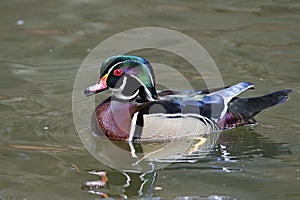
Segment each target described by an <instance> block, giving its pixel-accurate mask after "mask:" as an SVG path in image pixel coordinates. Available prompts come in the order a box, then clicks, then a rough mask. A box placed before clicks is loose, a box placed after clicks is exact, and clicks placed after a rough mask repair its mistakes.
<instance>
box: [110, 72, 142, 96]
mask: <svg viewBox="0 0 300 200" xmlns="http://www.w3.org/2000/svg"><path fill="white" fill-rule="evenodd" d="M126 82H127V77H126V76H125V77H124V79H123V83H122V85H121V86H120V87H119V88H110V90H111V91H112V92H113V95H114V96H115V97H117V98H118V99H122V100H130V99H133V98H135V97H136V96H137V95H138V94H139V90H137V91H135V93H134V94H133V95H131V96H125V95H123V94H122V91H123V89H124V88H125V85H126Z"/></svg>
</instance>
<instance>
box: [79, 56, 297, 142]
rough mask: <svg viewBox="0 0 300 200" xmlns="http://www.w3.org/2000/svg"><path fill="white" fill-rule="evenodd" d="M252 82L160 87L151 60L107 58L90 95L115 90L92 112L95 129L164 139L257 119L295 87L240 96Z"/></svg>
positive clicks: (112, 135)
mask: <svg viewBox="0 0 300 200" xmlns="http://www.w3.org/2000/svg"><path fill="white" fill-rule="evenodd" d="M253 88H254V85H253V84H252V83H250V82H239V83H236V84H234V85H231V86H228V87H224V88H214V89H204V90H184V91H173V90H156V86H155V74H154V70H153V67H152V66H151V64H150V62H149V61H148V60H146V59H145V58H142V57H139V56H134V55H116V56H112V57H109V58H107V59H106V60H105V61H104V62H103V63H102V65H101V67H100V78H99V80H97V82H96V84H95V85H92V86H89V87H87V88H86V89H85V90H84V94H85V95H86V96H87V97H89V96H91V95H95V94H97V93H100V92H103V91H106V90H110V91H111V96H109V97H108V98H107V99H105V100H104V101H103V102H101V103H100V104H99V105H98V106H97V107H96V109H95V111H94V112H93V114H92V120H91V122H92V130H93V132H94V133H95V134H96V135H99V136H102V137H105V138H107V139H109V140H120V141H130V142H132V141H149V140H154V141H160V140H170V139H174V138H181V137H195V136H197V135H198V134H200V133H207V134H208V133H210V132H213V131H220V130H226V129H232V128H235V127H238V126H243V125H253V124H257V122H256V120H255V119H254V116H256V115H257V114H258V113H260V112H261V111H262V110H264V109H267V108H269V107H272V106H275V105H278V104H282V103H284V102H286V101H287V100H288V94H289V93H290V92H291V91H292V90H290V89H286V90H280V91H276V92H272V93H268V94H265V95H262V96H256V97H238V95H240V94H241V93H243V92H245V91H246V90H248V89H253Z"/></svg>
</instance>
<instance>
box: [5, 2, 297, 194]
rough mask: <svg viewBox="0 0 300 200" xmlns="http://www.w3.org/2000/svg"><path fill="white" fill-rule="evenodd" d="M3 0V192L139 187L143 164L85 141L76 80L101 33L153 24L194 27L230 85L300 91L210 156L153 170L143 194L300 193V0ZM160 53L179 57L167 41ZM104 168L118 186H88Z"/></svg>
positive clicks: (133, 190) (132, 190) (129, 190)
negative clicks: (104, 158)
mask: <svg viewBox="0 0 300 200" xmlns="http://www.w3.org/2000/svg"><path fill="white" fill-rule="evenodd" d="M0 5H1V6H0V11H1V12H0V15H1V21H0V27H1V29H0V41H1V54H0V66H1V73H0V85H1V90H0V111H1V116H0V119H1V124H0V133H1V134H0V137H1V145H0V152H1V154H0V160H1V171H0V176H1V179H0V180H1V181H0V199H97V198H100V197H105V196H106V195H107V196H108V197H112V198H122V197H125V195H126V196H127V197H135V196H138V195H139V193H138V190H139V187H140V186H141V185H142V183H141V179H140V178H139V175H137V174H131V173H129V176H130V177H131V182H130V183H129V184H126V175H125V174H123V173H121V172H118V171H116V170H112V169H109V168H108V167H106V166H105V165H103V164H101V163H100V162H99V161H98V160H96V159H95V158H94V157H93V156H91V155H90V154H89V153H88V152H87V150H86V149H85V148H84V147H83V145H82V143H81V141H80V139H79V137H78V134H77V132H76V129H75V126H74V122H73V117H72V88H73V83H74V79H75V75H76V72H77V70H78V68H79V66H80V64H81V62H82V61H83V59H84V58H85V57H86V56H87V54H88V53H89V51H90V50H91V49H93V48H94V47H95V46H96V45H97V44H98V43H99V42H101V41H103V40H104V39H106V38H108V37H110V36H112V35H114V34H117V33H119V32H121V31H125V30H128V29H131V28H137V27H145V26H154V27H166V28H171V29H174V30H177V31H180V32H182V33H185V34H187V35H188V36H190V37H192V38H194V39H195V40H196V41H198V42H199V43H200V44H202V45H203V46H204V47H205V49H206V50H207V51H208V53H209V54H210V55H211V56H212V58H213V59H214V61H215V62H216V64H217V66H218V68H219V70H220V72H221V74H222V77H223V80H224V82H225V84H226V85H229V84H233V83H236V82H239V81H251V82H253V83H254V84H255V85H256V89H255V90H252V91H249V92H248V94H247V95H250V96H251V95H257V94H264V93H267V92H271V91H274V90H279V89H286V88H291V89H293V93H292V94H291V95H290V100H289V101H288V102H287V103H285V104H284V105H281V106H279V107H276V108H272V109H269V110H267V111H265V112H263V113H261V114H260V115H259V116H258V117H257V120H258V121H259V122H260V124H259V126H257V127H256V128H255V129H254V130H248V129H246V130H244V129H237V130H235V131H230V132H227V133H226V141H227V142H226V143H224V142H223V143H222V145H221V144H219V145H216V147H215V149H214V151H212V152H211V153H209V154H208V155H207V157H206V158H201V159H199V161H198V162H196V163H193V164H189V163H177V164H172V165H169V166H167V167H166V168H165V169H164V170H159V171H157V172H156V175H155V174H148V175H146V178H145V179H148V180H149V181H148V184H146V185H145V187H144V188H145V189H144V190H143V191H142V193H143V194H141V193H140V195H144V196H147V195H153V197H158V198H160V197H161V198H165V199H173V198H179V199H180V198H182V199H183V198H184V197H187V199H188V198H190V199H193V198H194V199H299V198H300V192H299V186H300V184H299V181H300V180H299V178H300V171H299V170H300V164H299V153H300V147H299V141H300V136H299V135H300V126H299V119H300V117H299V113H298V112H299V108H298V103H299V101H300V86H299V83H300V68H299V64H300V26H299V24H300V4H299V2H298V1H297V0H294V1H279V0H278V1H275V0H274V1H259V0H256V1H236V0H231V1H226V2H225V1H217V0H215V1H201V2H198V1H172V2H168V1H93V0H85V1H79V0H76V1H72V2H71V1H63V0H61V1H49V2H42V1H34V0H31V1H17V0H15V1H2V2H1V3H0ZM148 56H149V57H151V56H153V57H156V59H158V60H160V61H161V63H164V62H167V63H170V64H172V60H168V59H167V58H164V57H162V56H161V57H159V56H157V54H155V51H153V52H151V51H150V52H148ZM174 68H175V69H182V68H183V73H186V74H187V75H191V81H192V82H196V81H197V80H198V79H197V77H194V76H193V71H192V70H189V68H185V67H182V66H178V65H176V63H174ZM193 77H194V78H193ZM200 86H201V87H202V86H203V85H199V87H200ZM93 171H106V172H107V177H108V182H107V185H106V186H104V187H99V188H91V187H88V186H87V182H88V181H95V180H98V179H99V176H98V175H95V174H91V173H90V172H93ZM154 178H155V182H154ZM151 181H153V182H154V183H153V184H149V183H150V182H151ZM97 192H98V193H97ZM101 192H103V193H101ZM92 193H97V194H92Z"/></svg>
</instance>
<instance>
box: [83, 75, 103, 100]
mask: <svg viewBox="0 0 300 200" xmlns="http://www.w3.org/2000/svg"><path fill="white" fill-rule="evenodd" d="M106 79H107V75H105V76H103V77H102V78H101V79H100V80H99V81H98V83H96V84H95V85H92V86H90V87H88V88H86V89H85V90H84V95H85V96H87V97H88V96H91V95H94V94H97V93H99V92H101V91H103V90H107V89H108V86H107V83H106Z"/></svg>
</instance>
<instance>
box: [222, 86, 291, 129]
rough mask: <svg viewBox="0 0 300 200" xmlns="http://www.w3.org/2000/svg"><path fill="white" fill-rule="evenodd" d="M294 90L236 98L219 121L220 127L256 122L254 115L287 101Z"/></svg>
mask: <svg viewBox="0 0 300 200" xmlns="http://www.w3.org/2000/svg"><path fill="white" fill-rule="evenodd" d="M291 91H292V90H281V91H277V92H273V93H270V94H266V95H263V96H259V97H252V98H235V99H233V100H232V101H231V102H230V103H229V106H228V111H227V112H226V114H225V115H224V117H222V118H221V119H220V120H219V121H218V122H217V124H218V126H219V127H220V128H233V127H236V126H238V125H242V124H253V123H256V121H255V120H254V118H253V117H254V116H255V115H257V114H258V113H259V112H260V111H262V110H264V109H266V108H269V107H272V106H275V105H278V104H282V103H284V102H286V101H287V99H288V94H289V93H290V92H291Z"/></svg>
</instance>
